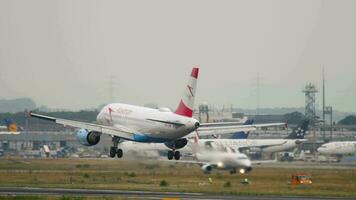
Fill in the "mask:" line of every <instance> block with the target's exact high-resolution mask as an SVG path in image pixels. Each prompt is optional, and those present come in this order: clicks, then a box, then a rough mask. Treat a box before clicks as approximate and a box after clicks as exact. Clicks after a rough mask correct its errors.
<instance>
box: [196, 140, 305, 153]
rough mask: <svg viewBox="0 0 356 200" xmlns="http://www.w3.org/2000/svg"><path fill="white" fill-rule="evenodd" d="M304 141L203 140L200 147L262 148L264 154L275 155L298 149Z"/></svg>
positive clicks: (200, 141)
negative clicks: (274, 153)
mask: <svg viewBox="0 0 356 200" xmlns="http://www.w3.org/2000/svg"><path fill="white" fill-rule="evenodd" d="M304 141H306V140H304V139H298V140H294V139H238V140H236V139H201V140H199V143H200V145H204V146H208V147H209V146H210V147H211V148H220V149H223V148H230V149H235V150H239V149H241V148H260V150H261V151H262V152H265V153H273V152H279V151H285V150H288V149H292V148H294V147H296V146H297V145H298V144H300V143H301V142H304Z"/></svg>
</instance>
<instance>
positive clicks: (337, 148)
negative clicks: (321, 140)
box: [317, 141, 356, 156]
mask: <svg viewBox="0 0 356 200" xmlns="http://www.w3.org/2000/svg"><path fill="white" fill-rule="evenodd" d="M317 151H318V152H319V153H320V154H324V155H335V156H343V155H353V154H356V141H343V142H329V143H326V144H323V145H321V146H320V147H319V148H318V149H317Z"/></svg>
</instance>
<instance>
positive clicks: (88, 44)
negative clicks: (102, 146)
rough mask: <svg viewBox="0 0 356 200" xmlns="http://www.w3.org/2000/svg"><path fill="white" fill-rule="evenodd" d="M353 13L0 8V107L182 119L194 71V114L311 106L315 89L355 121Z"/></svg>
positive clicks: (261, 6)
mask: <svg viewBox="0 0 356 200" xmlns="http://www.w3.org/2000/svg"><path fill="white" fill-rule="evenodd" d="M355 10H356V1H352V0H350V1H339V0H335V1H312V0H306V1H301V0H297V1H286V0H281V1H262V0H261V1H251V0H246V1H235V0H234V1H218V0H216V1H208V0H200V1H197V0H196V1H191V0H187V1H165V0H162V1H144V0H142V1H135V0H130V1H118V0H112V1H99V0H98V1H89V0H75V1H64V0H63V1H62V0H61V1H48V0H31V1H28V0H23V1H19V0H0V71H1V74H0V86H1V92H0V98H6V99H10V98H17V97H31V98H33V99H34V100H35V101H36V103H37V104H38V105H42V104H43V105H47V106H49V107H52V108H67V109H75V110H78V109H83V108H88V107H96V106H98V105H99V104H102V103H105V102H108V101H109V99H110V95H109V94H110V92H109V91H110V90H109V88H110V87H109V83H110V76H111V75H112V77H113V79H114V99H115V101H117V102H125V103H131V104H141V105H142V104H145V103H151V102H153V103H157V104H159V105H162V106H163V105H165V106H169V107H173V108H175V107H176V105H177V104H178V102H179V99H180V96H181V94H182V92H183V89H184V87H185V84H186V81H187V79H188V75H189V73H190V70H191V68H192V67H193V66H199V67H200V68H201V73H200V77H199V81H198V90H197V99H196V104H198V103H200V102H208V103H210V104H233V105H234V106H235V107H242V108H254V107H256V105H257V98H256V96H257V95H256V88H257V76H259V77H260V95H259V96H260V107H292V106H293V107H294V106H303V105H304V96H303V94H302V93H301V91H302V89H303V87H304V86H305V84H306V83H307V82H313V83H315V84H317V86H318V88H319V89H320V90H321V71H322V66H324V67H325V71H326V79H327V82H326V83H327V94H326V96H327V104H330V105H332V106H333V107H334V109H337V110H341V111H356V104H355V102H356V12H355ZM320 97H321V95H318V98H319V99H318V100H319V101H318V104H319V105H321V98H320Z"/></svg>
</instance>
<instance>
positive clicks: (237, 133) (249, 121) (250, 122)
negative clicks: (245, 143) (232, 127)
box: [231, 119, 254, 139]
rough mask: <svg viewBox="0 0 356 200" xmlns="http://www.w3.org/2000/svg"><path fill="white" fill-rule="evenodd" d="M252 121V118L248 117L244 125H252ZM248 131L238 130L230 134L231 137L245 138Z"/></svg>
mask: <svg viewBox="0 0 356 200" xmlns="http://www.w3.org/2000/svg"><path fill="white" fill-rule="evenodd" d="M253 122H254V120H253V119H248V120H246V121H245V123H244V125H252V124H253ZM249 133H250V132H245V131H239V132H236V133H233V134H232V136H231V139H247V137H248V135H249Z"/></svg>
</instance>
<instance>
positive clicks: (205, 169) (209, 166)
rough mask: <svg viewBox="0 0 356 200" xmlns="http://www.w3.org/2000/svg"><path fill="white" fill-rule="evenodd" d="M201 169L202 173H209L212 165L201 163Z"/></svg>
mask: <svg viewBox="0 0 356 200" xmlns="http://www.w3.org/2000/svg"><path fill="white" fill-rule="evenodd" d="M201 169H202V170H203V172H204V174H209V173H210V172H211V171H212V170H213V167H212V166H211V165H208V164H206V165H203V166H202V167H201Z"/></svg>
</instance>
